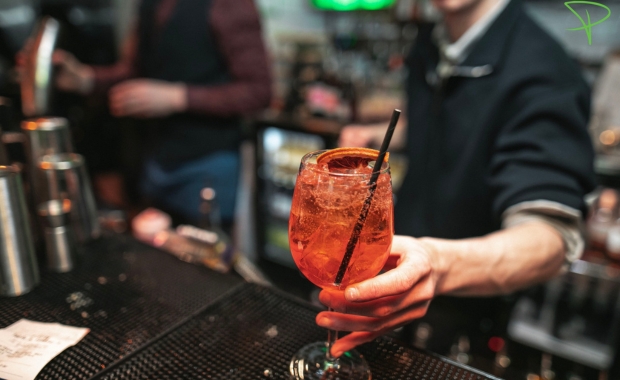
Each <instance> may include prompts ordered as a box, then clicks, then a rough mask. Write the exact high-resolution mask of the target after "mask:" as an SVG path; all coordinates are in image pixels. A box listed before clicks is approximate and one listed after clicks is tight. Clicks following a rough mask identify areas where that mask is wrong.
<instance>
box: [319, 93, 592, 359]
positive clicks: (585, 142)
mask: <svg viewBox="0 0 620 380" xmlns="http://www.w3.org/2000/svg"><path fill="white" fill-rule="evenodd" d="M536 90H537V91H529V90H528V91H522V92H520V93H516V94H515V96H514V98H513V101H512V102H511V103H510V104H507V105H506V107H507V111H509V114H510V115H511V117H509V118H507V119H506V120H505V121H504V124H503V125H502V127H501V128H500V129H499V130H498V133H497V136H496V138H495V139H494V141H493V146H492V147H491V151H492V154H491V155H490V158H489V187H490V192H491V194H490V196H492V200H493V202H492V203H493V206H492V210H489V212H493V213H494V214H495V215H497V216H498V218H500V220H501V221H502V227H503V229H502V230H499V231H496V232H493V233H490V234H488V235H485V236H481V237H475V238H469V239H460V240H445V239H437V238H431V237H425V238H420V239H415V238H413V237H405V236H395V238H394V242H393V244H392V255H391V256H390V260H389V261H388V264H391V266H392V267H393V269H391V270H388V271H387V272H385V273H383V274H380V275H378V276H377V277H375V278H372V279H369V280H366V281H364V282H361V283H359V284H355V285H351V286H349V287H348V288H347V289H345V291H344V292H337V291H333V290H323V291H322V292H321V296H320V297H321V301H322V302H323V303H324V304H325V305H326V306H330V307H333V308H334V310H335V311H334V312H322V313H320V314H319V315H318V316H317V323H318V324H319V325H321V326H324V327H327V328H331V329H335V330H342V331H353V333H351V334H350V335H348V336H346V337H343V338H341V339H340V340H338V341H337V342H336V344H335V345H334V347H333V348H332V353H333V354H334V355H339V354H340V353H342V352H344V351H346V350H348V349H350V348H352V347H355V346H357V345H359V344H361V343H364V342H367V341H370V340H372V339H374V338H376V337H377V336H379V335H382V334H384V333H386V332H388V331H390V330H392V329H394V328H397V327H399V326H401V325H404V324H406V323H408V322H410V321H412V320H414V319H417V318H420V317H422V316H423V315H424V314H425V313H426V310H427V308H428V305H429V303H430V301H431V299H432V298H433V297H435V296H437V295H457V296H474V295H476V296H484V295H498V294H505V293H509V292H512V291H514V290H517V289H519V288H524V287H527V286H530V285H533V284H537V283H541V282H543V281H546V280H548V279H550V278H552V277H554V276H555V275H557V274H559V273H561V270H562V268H563V267H565V265H566V264H567V263H570V262H572V261H574V260H575V259H577V258H578V257H579V255H580V254H581V252H582V250H583V238H582V237H581V235H580V225H581V220H582V218H581V216H582V215H581V211H579V210H580V209H582V205H583V195H584V190H586V189H587V188H589V182H590V181H589V180H588V178H589V173H591V172H592V158H593V157H592V155H593V152H592V147H591V142H590V140H589V137H588V135H587V129H586V128H585V126H586V125H587V117H588V106H587V105H588V101H589V99H588V97H587V94H588V92H587V91H584V90H583V89H582V88H581V87H577V86H574V87H572V88H571V87H568V88H567V87H563V88H554V87H552V88H545V91H541V90H539V89H536ZM412 196H413V195H412ZM472 222H473V219H472ZM386 269H390V267H389V266H388V267H387V268H386Z"/></svg>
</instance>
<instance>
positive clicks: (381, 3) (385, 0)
mask: <svg viewBox="0 0 620 380" xmlns="http://www.w3.org/2000/svg"><path fill="white" fill-rule="evenodd" d="M395 2H396V0H312V4H314V6H315V7H317V8H319V9H322V10H326V11H358V10H366V11H375V10H378V9H384V8H389V7H391V6H392V5H394V3H395Z"/></svg>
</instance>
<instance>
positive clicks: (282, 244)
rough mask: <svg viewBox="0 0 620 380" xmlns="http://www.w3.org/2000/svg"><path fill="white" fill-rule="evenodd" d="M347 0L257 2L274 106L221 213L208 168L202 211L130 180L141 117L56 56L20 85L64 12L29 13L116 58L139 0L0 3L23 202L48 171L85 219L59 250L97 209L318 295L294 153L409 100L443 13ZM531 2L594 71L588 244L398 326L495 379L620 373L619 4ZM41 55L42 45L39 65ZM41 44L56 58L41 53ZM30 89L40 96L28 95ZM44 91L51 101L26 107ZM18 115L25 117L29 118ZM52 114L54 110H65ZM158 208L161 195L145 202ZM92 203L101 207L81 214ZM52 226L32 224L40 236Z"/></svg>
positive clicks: (394, 162) (205, 257)
mask: <svg viewBox="0 0 620 380" xmlns="http://www.w3.org/2000/svg"><path fill="white" fill-rule="evenodd" d="M353 3H355V1H337V0H334V1H321V0H314V1H311V0H286V1H281V0H256V5H257V8H258V9H259V13H260V16H261V21H262V28H263V39H264V41H265V45H266V48H267V51H268V56H269V58H270V63H271V67H270V70H271V73H272V93H273V95H272V99H271V103H270V105H269V107H268V108H267V109H265V110H263V111H261V112H260V113H255V114H254V115H253V116H251V117H248V116H245V117H244V118H243V126H244V128H243V129H244V130H243V139H242V141H243V142H242V144H241V164H240V165H241V172H240V175H239V181H238V183H236V188H237V190H238V192H237V195H236V209H235V215H234V224H229V223H226V222H225V221H224V222H222V220H225V219H226V217H225V210H220V205H219V204H218V201H219V200H220V198H222V197H224V194H218V193H217V192H214V191H213V189H211V187H210V185H209V184H208V183H204V186H203V187H204V188H203V189H202V190H200V191H197V192H196V194H195V198H196V204H197V205H198V206H197V207H196V208H197V210H195V211H196V213H197V214H199V215H201V216H200V217H199V218H197V219H192V220H188V219H187V218H184V217H183V216H181V215H178V214H175V212H174V210H167V209H166V207H162V206H161V205H158V204H153V203H150V202H148V201H147V200H146V199H145V198H143V197H141V196H139V195H137V192H138V190H137V189H138V188H139V187H140V183H139V181H138V180H137V178H139V177H138V176H137V174H136V173H137V172H136V170H137V169H136V165H135V162H137V161H138V160H139V154H140V153H139V152H140V150H141V149H142V148H140V147H139V144H140V143H141V141H142V140H143V136H142V133H144V130H143V129H140V128H139V127H137V128H133V127H131V126H130V124H131V123H132V121H131V119H130V118H125V117H121V118H116V117H114V116H112V115H111V113H110V110H109V107H108V103H107V98H106V97H105V96H88V97H83V96H79V95H75V94H71V93H67V92H61V91H58V90H57V89H55V88H53V87H54V86H53V85H51V84H50V83H51V82H52V81H53V80H52V79H51V78H53V76H54V73H55V72H54V70H53V69H52V68H51V67H50V68H49V74H48V76H47V77H46V78H44V79H40V78H38V79H37V78H36V77H34V76H33V77H32V78H30V79H31V80H32V82H31V83H29V84H28V83H26V84H24V82H22V85H21V88H20V82H19V80H18V77H19V76H20V74H19V73H18V71H17V69H16V58H15V57H16V55H17V54H18V52H20V51H21V50H22V48H23V46H24V45H25V44H26V42H27V41H28V39H29V38H30V37H31V36H36V35H37V27H38V26H39V25H42V24H41V20H42V18H43V17H44V16H51V17H53V19H55V20H58V21H59V22H60V25H61V27H60V29H61V30H60V31H59V32H57V33H58V35H53V36H47V37H45V36H42V34H44V33H48V34H49V33H56V32H54V31H53V30H52V31H50V30H47V31H42V29H41V28H39V29H38V30H39V37H40V38H41V39H42V40H45V41H47V42H45V41H39V45H37V48H38V50H37V52H38V53H39V54H41V55H43V54H45V51H44V50H45V49H48V50H49V49H51V48H53V47H59V48H61V49H64V50H66V51H68V52H70V53H72V54H73V55H75V57H76V58H77V59H78V60H79V61H80V62H83V63H86V64H90V65H110V64H113V63H115V62H116V61H117V60H118V59H120V58H121V56H122V55H123V54H124V52H123V50H122V46H123V45H124V43H125V41H126V39H127V38H128V37H127V36H128V35H130V33H131V30H132V28H133V27H134V25H133V20H135V15H136V13H137V12H138V6H139V1H138V0H91V1H83V0H2V1H0V96H2V98H1V101H0V128H1V130H2V133H3V136H2V141H3V144H0V164H2V165H8V164H11V163H12V164H14V165H15V166H16V167H18V168H20V170H21V171H22V172H23V173H24V174H26V173H27V174H28V175H26V176H24V182H25V189H26V191H27V192H28V193H29V198H28V199H27V201H28V202H27V203H28V204H29V207H30V212H32V210H36V207H37V205H36V204H37V203H38V204H41V203H43V202H51V201H54V200H55V199H54V198H55V197H50V196H49V195H48V194H43V193H45V191H43V190H41V189H42V188H43V187H45V185H44V184H39V185H36V186H37V187H38V188H36V189H33V188H32V187H33V184H37V183H38V181H48V182H47V186H48V187H50V186H51V187H54V186H55V187H57V188H59V189H60V190H58V191H61V192H63V191H64V192H65V193H66V194H65V196H66V197H67V198H68V199H71V202H70V204H68V205H66V208H67V209H66V210H65V211H64V212H70V213H72V215H73V214H75V215H76V216H75V217H74V219H73V220H72V221H67V220H62V221H60V222H59V223H61V224H60V225H58V226H55V225H54V226H53V227H56V228H61V227H62V228H64V227H65V226H64V225H65V224H66V223H72V224H77V225H80V224H81V225H82V226H83V225H85V224H86V225H87V226H88V227H87V229H88V231H87V232H84V231H82V230H80V231H81V232H80V233H78V234H77V236H69V235H71V234H69V235H67V236H62V239H63V244H64V245H66V247H65V248H63V249H64V250H65V251H71V252H73V251H74V250H75V244H79V241H83V240H88V239H90V238H96V235H98V234H99V226H98V225H95V224H100V225H101V229H102V230H104V231H107V232H108V233H109V232H110V231H111V232H113V233H133V234H134V236H136V237H137V238H138V239H140V240H143V241H145V242H148V243H149V244H153V245H155V246H158V247H160V248H161V249H163V250H167V251H170V252H171V253H173V254H175V255H177V256H178V257H180V258H181V259H183V260H185V261H189V262H195V263H198V264H203V265H207V266H209V267H211V268H212V269H215V270H219V271H222V272H227V271H228V270H229V269H230V268H231V266H234V271H236V272H237V273H238V274H239V275H241V276H243V277H245V278H246V279H250V280H251V281H254V282H261V283H273V284H274V285H275V286H277V287H280V288H282V289H284V290H286V291H288V292H290V293H292V294H294V295H295V296H299V297H302V298H304V299H306V300H309V301H311V302H313V303H315V304H317V305H320V303H319V302H318V291H317V289H316V288H314V287H313V286H312V285H311V284H310V283H309V282H308V281H306V280H305V279H303V278H302V276H301V275H300V274H299V272H298V271H297V269H296V268H295V264H294V262H293V260H292V258H291V254H290V251H289V247H288V218H289V212H290V207H291V200H292V193H293V188H294V184H295V179H296V175H297V172H298V169H299V162H300V159H301V157H302V156H303V155H304V154H305V153H307V152H310V151H313V150H318V149H324V148H333V147H336V146H337V141H338V136H339V132H340V129H341V128H342V127H343V126H344V125H347V124H351V123H359V124H367V123H372V122H378V121H383V120H387V119H389V116H390V113H391V112H392V110H393V109H394V108H400V107H402V106H403V99H404V96H405V95H404V92H405V89H404V83H405V79H404V78H405V77H406V67H405V64H404V60H405V57H406V55H407V52H408V51H409V50H410V48H411V46H412V44H413V43H414V42H415V40H416V36H417V32H418V26H417V25H419V24H421V23H428V22H432V21H434V20H436V18H437V17H438V15H437V13H436V11H435V10H433V8H432V7H431V6H430V4H429V3H428V2H427V1H423V0H385V1H374V2H368V3H372V4H373V5H372V7H371V8H376V9H357V10H353V9H351V10H348V9H347V7H351V8H353V5H352V4H353ZM359 3H364V2H359ZM525 4H526V8H527V10H528V12H529V13H530V14H531V15H532V16H533V18H534V19H535V20H539V21H540V20H544V23H541V25H542V26H543V27H544V28H545V29H546V30H547V31H548V32H549V33H550V34H551V35H552V36H554V37H555V38H556V39H557V40H558V41H559V42H560V43H561V44H562V45H563V47H564V48H565V49H566V51H567V52H568V53H569V54H570V56H571V57H572V58H573V59H575V60H576V61H577V62H578V63H579V65H580V66H581V68H582V70H583V74H584V76H585V78H586V79H587V81H588V83H589V84H590V85H591V86H593V95H592V104H593V107H592V117H591V121H590V134H591V137H592V140H593V142H594V144H595V149H596V153H597V156H596V162H595V170H596V173H597V176H598V182H599V187H598V188H597V189H596V191H595V192H594V193H592V194H590V195H589V196H588V199H587V202H588V205H589V207H590V214H589V215H588V218H587V223H586V230H587V231H586V233H587V248H586V252H585V254H584V256H583V258H582V259H581V260H579V261H577V262H576V263H575V264H573V266H572V267H571V268H570V270H568V271H567V273H565V274H564V275H562V276H560V277H558V278H556V279H554V280H552V281H550V282H549V283H546V284H544V285H541V286H537V287H535V288H531V289H527V290H525V291H521V292H518V293H516V294H513V295H510V296H505V297H498V298H493V299H492V300H484V301H483V300H468V301H467V303H459V302H456V301H454V300H453V299H443V298H439V299H437V300H436V301H434V303H433V306H432V307H431V309H430V311H429V314H428V315H427V316H425V317H424V318H422V319H420V320H418V321H416V322H414V323H412V324H410V325H408V326H406V327H404V328H401V329H400V330H398V331H396V332H395V333H394V334H395V336H397V337H398V338H399V339H401V340H404V341H406V342H407V343H409V344H412V345H415V346H417V347H420V348H425V349H428V350H430V351H432V352H436V353H438V354H440V355H445V356H448V357H450V358H452V359H454V360H456V361H458V362H460V363H463V364H467V365H470V366H473V367H475V368H478V369H480V370H483V371H485V372H488V373H491V374H494V375H496V376H499V377H502V378H506V379H527V380H534V379H547V380H551V379H562V380H586V379H600V380H603V379H618V378H620V336H619V331H618V328H619V327H620V50H618V49H620V19H617V18H616V20H610V21H609V22H606V23H603V24H600V25H598V26H597V29H596V38H595V39H594V40H593V43H592V45H591V46H590V45H584V44H581V43H576V42H575V41H576V40H575V39H573V38H570V37H571V36H570V35H569V34H568V33H565V28H564V25H565V24H564V20H565V19H566V17H569V16H567V14H568V13H567V12H566V8H565V6H564V4H563V2H562V1H555V0H529V1H525ZM607 5H608V6H609V7H610V9H611V12H612V14H620V3H619V2H611V1H610V2H608V4H607ZM49 28H53V25H52V26H50V25H48V29H49ZM56 37H57V39H56ZM46 38H47V39H46ZM31 42H32V40H31ZM35 42H36V41H35ZM44 43H48V44H51V45H49V46H42V45H43V44H44ZM35 45H36V43H35ZM47 54H48V55H49V52H48V53H47ZM45 59H46V58H45V57H43V58H40V57H39V61H38V62H39V64H41V63H40V62H41V60H45ZM47 60H48V61H49V62H48V63H49V64H50V65H51V57H49V56H48V57H47ZM39 71H41V70H39ZM21 75H24V74H21ZM32 75H34V74H32ZM37 75H40V72H37ZM37 91H39V92H38V93H37ZM46 91H48V92H47V93H46ZM28 94H30V95H28ZM37 94H38V95H37ZM37 96H39V97H42V99H39V100H34V99H33V98H36V97H37ZM37 101H38V102H39V103H37ZM41 102H43V105H41ZM24 103H27V104H24ZM44 106H47V107H48V108H49V109H44V110H40V109H37V108H36V107H39V108H40V107H44ZM41 117H56V118H65V119H66V120H68V126H69V130H70V135H71V136H70V140H69V141H68V144H64V142H62V141H59V139H62V138H60V137H58V136H59V135H61V134H62V131H60V132H59V130H58V129H57V128H56V127H49V128H48V127H46V126H45V125H47V124H45V123H46V121H45V120H43V119H41ZM33 118H38V119H33ZM24 120H30V121H29V122H26V124H22V122H23V121H24ZM54 120H55V121H54ZM54 120H52V121H49V120H48V121H47V123H48V124H50V123H51V124H54V123H56V124H58V123H59V122H58V120H56V119H54ZM51 124H50V125H51ZM56 124H54V125H56ZM20 125H22V126H21V127H20ZM22 129H23V132H22ZM35 130H36V131H35ZM37 133H38V134H37ZM54 136H56V137H54ZM45 144H48V145H45ZM54 144H56V145H54ZM61 145H62V146H61ZM38 151H40V152H39V153H40V154H39V153H37V152H38ZM33 155H37V156H36V157H35V156H33ZM49 155H55V158H50V156H49ZM67 155H71V157H74V158H75V157H78V158H76V160H77V159H79V162H80V163H85V167H86V168H87V172H86V171H80V170H82V169H81V168H84V166H83V165H82V166H80V167H78V169H76V170H74V172H76V173H77V174H75V173H73V172H69V171H68V170H65V169H62V165H63V162H64V161H62V157H68V156H67ZM43 156H45V157H47V159H48V160H51V161H53V162H54V163H55V164H57V165H56V166H57V167H58V168H60V169H57V170H59V171H62V170H65V171H66V173H65V171H63V172H62V173H60V172H59V173H60V174H58V173H57V174H54V175H55V176H60V177H63V176H64V177H66V178H65V179H64V181H65V182H66V183H64V182H63V183H62V184H61V183H55V182H58V181H60V179H58V178H56V177H54V178H56V179H50V178H52V177H51V174H50V175H49V176H48V178H47V179H45V178H43V177H41V176H40V175H39V174H40V173H39V174H37V172H36V169H35V167H36V165H33V160H38V159H41V157H43ZM33 157H34V158H33ZM59 160H61V161H59ZM42 162H43V161H42ZM69 162H70V160H69V161H67V162H66V163H67V165H69ZM390 163H391V167H392V176H393V185H394V188H398V187H399V185H400V184H401V182H402V180H403V176H404V173H405V171H406V168H407V159H406V157H405V155H404V154H399V152H398V151H396V152H392V153H391V156H390ZM56 166H55V167H56ZM71 168H73V167H71ZM73 169H75V168H73ZM61 174H62V175H61ZM71 175H73V176H76V178H79V179H76V181H77V182H79V183H77V186H78V188H72V187H71V186H72V185H71V183H73V182H72V181H71V179H70V178H69V177H70V176H71ZM60 177H59V178H60ZM64 177H63V178H64ZM50 182H54V183H50ZM91 185H92V189H91ZM29 186H30V189H29ZM91 192H92V193H93V194H94V198H95V199H96V204H97V206H96V209H97V210H96V211H95V210H94V208H95V207H94V205H93V204H92V203H93V202H92V200H91V199H90V198H91V197H92V194H91ZM179 196H181V195H179ZM84 197H85V198H87V199H83V198H84ZM69 205H70V207H71V210H70V211H69ZM151 206H157V207H158V208H157V209H156V208H148V209H147V210H146V211H144V210H145V208H147V207H151ZM63 207H65V206H63ZM95 213H98V218H99V220H98V222H97V223H96V222H94V221H93V220H92V218H93V215H94V214H95ZM78 214H79V215H78ZM34 216H35V214H33V216H32V217H31V219H32V220H33V221H36V220H37V219H36V218H34ZM172 226H174V227H175V228H174V229H173V228H172ZM63 231H65V230H64V229H63ZM46 233H48V232H45V233H44V232H43V230H42V229H41V228H40V227H37V225H36V223H33V235H34V239H35V241H36V242H37V244H38V247H39V248H40V249H43V248H41V247H43V246H44V244H43V240H44V236H43V235H45V234H46ZM67 233H69V232H67ZM72 234H73V235H75V233H72ZM229 236H230V237H229ZM48 244H49V243H48ZM49 254H50V252H48V255H49ZM65 254H66V252H65ZM463 302H465V301H463ZM465 305H467V306H465Z"/></svg>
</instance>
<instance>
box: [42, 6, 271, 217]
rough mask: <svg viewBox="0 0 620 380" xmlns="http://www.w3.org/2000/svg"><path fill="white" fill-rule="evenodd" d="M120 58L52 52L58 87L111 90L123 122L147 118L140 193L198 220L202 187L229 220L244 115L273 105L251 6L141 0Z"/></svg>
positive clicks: (255, 14)
mask: <svg viewBox="0 0 620 380" xmlns="http://www.w3.org/2000/svg"><path fill="white" fill-rule="evenodd" d="M138 16H139V18H138V23H137V28H136V31H135V33H134V34H133V35H132V36H131V37H130V39H129V41H128V43H127V46H126V49H125V56H124V59H123V60H122V61H120V62H119V63H118V64H116V65H114V66H111V67H91V66H87V65H83V64H81V63H80V62H78V61H77V60H76V59H75V58H74V57H73V56H72V55H70V54H69V53H67V52H64V51H58V52H56V54H55V56H54V60H55V62H56V63H57V64H58V65H59V68H60V70H59V73H58V77H57V83H58V86H59V87H60V88H61V89H63V90H66V91H74V92H79V93H82V94H84V95H86V94H89V93H92V92H94V91H106V90H108V89H109V101H110V109H111V112H112V114H113V115H115V116H118V117H133V118H137V119H143V120H144V122H143V123H142V124H143V125H144V126H145V127H146V129H145V140H146V141H145V143H146V144H147V145H148V157H147V158H146V160H145V163H144V165H143V166H144V178H143V183H142V185H141V188H142V191H143V193H144V194H145V195H146V196H148V197H151V198H153V199H155V200H156V201H158V202H159V203H161V204H163V205H164V206H165V207H167V208H168V209H171V210H173V211H175V212H177V213H179V214H180V215H181V216H183V217H185V218H187V219H189V220H197V219H198V218H200V214H199V194H200V190H201V189H202V188H203V187H205V186H209V187H212V188H214V189H215V190H216V193H217V197H218V203H219V205H220V208H221V214H222V218H223V219H224V221H228V222H230V221H231V220H232V218H233V210H234V203H235V191H236V187H237V178H238V173H239V156H238V148H239V142H240V137H241V132H240V128H239V118H240V116H243V115H247V114H250V113H252V112H256V111H258V110H260V109H262V108H264V107H266V106H267V105H268V104H269V101H270V95H271V78H270V72H269V67H268V64H267V58H266V52H265V48H264V45H263V41H262V36H261V27H260V21H259V16H258V12H257V10H256V7H255V5H254V1H253V0H234V1H227V0H143V1H142V3H141V5H140V8H139V15H138Z"/></svg>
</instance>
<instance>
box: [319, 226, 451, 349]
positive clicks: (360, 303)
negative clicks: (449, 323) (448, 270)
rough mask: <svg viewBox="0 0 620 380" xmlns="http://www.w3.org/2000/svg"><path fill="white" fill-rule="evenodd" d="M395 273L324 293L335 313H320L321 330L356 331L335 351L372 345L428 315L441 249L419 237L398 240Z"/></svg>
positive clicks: (392, 256)
mask: <svg viewBox="0 0 620 380" xmlns="http://www.w3.org/2000/svg"><path fill="white" fill-rule="evenodd" d="M390 263H395V264H396V266H395V268H393V269H390V270H388V271H387V272H385V273H382V274H380V275H378V276H377V277H374V278H371V279H369V280H366V281H362V282H360V283H358V284H354V285H350V286H348V287H347V288H346V289H345V291H344V292H343V291H337V290H333V289H323V291H321V293H320V295H319V299H320V300H321V302H322V303H323V304H324V305H325V306H328V307H331V308H333V309H334V311H333V312H331V311H324V312H321V313H319V314H318V315H317V317H316V323H317V324H318V325H319V326H322V327H325V328H328V329H332V330H337V331H353V332H352V333H351V334H349V335H347V336H345V337H343V338H340V339H339V340H338V341H336V343H335V344H334V346H333V347H332V350H331V352H332V355H334V356H336V357H338V356H340V355H342V353H344V352H346V351H348V350H351V349H353V348H354V347H356V346H358V345H360V344H362V343H365V342H369V341H371V340H373V339H375V338H377V337H379V336H381V335H383V334H385V333H387V332H389V331H391V330H393V329H395V328H398V327H400V326H403V325H405V324H407V323H408V322H410V321H412V320H414V319H417V318H421V317H422V316H424V315H425V314H426V311H427V309H428V306H429V304H430V301H431V299H432V298H433V296H434V295H435V291H436V284H437V281H438V278H437V277H438V273H439V272H438V270H437V268H438V256H437V254H436V251H435V250H434V249H433V248H432V247H431V246H430V245H428V244H426V243H423V242H422V241H420V240H419V239H414V238H412V237H407V236H394V240H393V242H392V250H391V253H390V259H389V260H388V266H387V267H388V268H386V269H389V266H390V265H389V264H390Z"/></svg>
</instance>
